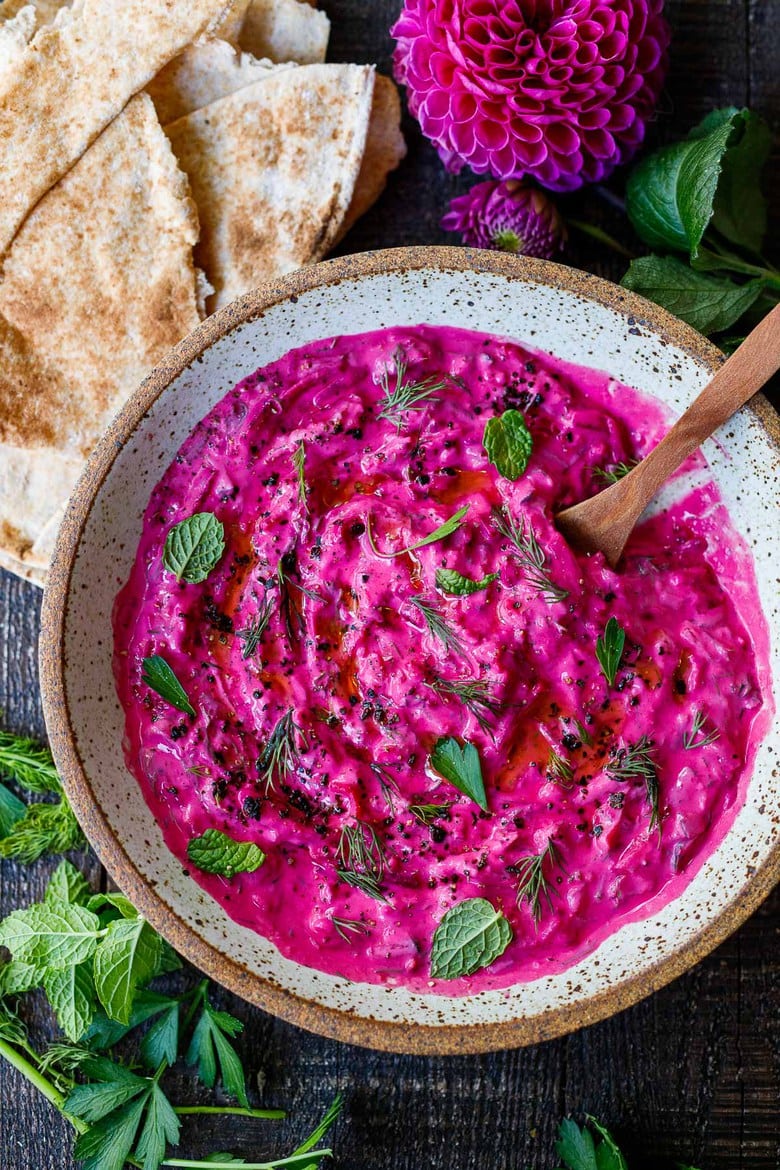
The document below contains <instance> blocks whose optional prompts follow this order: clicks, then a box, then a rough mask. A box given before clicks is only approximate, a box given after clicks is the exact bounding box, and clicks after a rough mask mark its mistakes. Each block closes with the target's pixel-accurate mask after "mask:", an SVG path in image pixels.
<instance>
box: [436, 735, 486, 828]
mask: <svg viewBox="0 0 780 1170" xmlns="http://www.w3.org/2000/svg"><path fill="white" fill-rule="evenodd" d="M431 767H432V768H434V769H435V770H436V771H437V772H438V773H439V774H440V775H441V776H443V777H444V779H445V780H449V782H450V784H452V786H453V787H454V788H457V789H458V791H459V792H463V793H464V794H465V795H466V796H468V797H469V799H470V800H473V801H474V802H475V803H476V804H478V805H479V807H480V808H482V809H485V810H486V811H487V796H486V795H485V782H484V780H483V779H482V767H481V765H480V762H479V752H478V751H477V749H476V748H475V747H474V745H473V743H469V742H468V741H467V742H466V743H464V745H463V747H461V745H460V744H459V743H458V741H457V739H455V738H454V737H453V736H451V735H447V736H442V738H441V739H439V740H437V742H436V743H435V744H434V748H433V751H432V752H431Z"/></svg>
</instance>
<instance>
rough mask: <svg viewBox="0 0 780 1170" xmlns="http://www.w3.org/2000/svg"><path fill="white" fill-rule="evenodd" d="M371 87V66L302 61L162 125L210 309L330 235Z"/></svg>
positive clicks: (362, 135) (340, 216)
mask: <svg viewBox="0 0 780 1170" xmlns="http://www.w3.org/2000/svg"><path fill="white" fill-rule="evenodd" d="M373 91H374V70H373V67H371V66H368V65H302V66H301V67H300V68H298V69H288V70H283V71H282V72H279V73H274V74H273V75H272V76H271V77H269V78H267V79H266V80H265V81H260V82H258V83H257V84H255V85H251V86H249V87H248V88H246V89H242V90H239V91H238V92H237V93H234V94H231V95H230V96H229V97H226V98H223V99H222V100H221V101H218V102H214V103H213V104H212V105H210V106H206V107H205V108H204V109H202V110H198V111H197V112H196V113H194V114H190V115H189V116H188V117H186V118H181V119H180V120H179V121H178V122H174V123H172V125H170V126H167V127H166V132H167V134H168V136H169V138H170V140H171V143H172V145H173V150H174V153H175V155H176V157H177V158H178V160H179V163H180V164H181V167H182V169H183V170H184V171H185V172H186V173H187V175H188V176H189V180H190V184H191V187H192V193H193V197H194V199H195V202H196V204H197V206H198V213H199V216H200V223H201V240H200V244H199V246H198V249H197V251H196V259H197V262H198V264H199V265H200V267H201V268H203V269H204V271H205V273H206V276H207V277H208V279H209V281H210V282H211V284H212V285H213V286H214V289H215V292H214V296H213V297H212V298H211V299H210V301H209V310H210V311H212V312H213V310H214V309H216V308H219V306H220V305H224V304H227V303H228V302H229V301H231V300H233V299H234V298H235V297H237V296H239V295H240V294H241V293H244V292H246V291H247V290H248V289H250V288H252V287H254V286H255V285H256V284H259V283H260V281H262V280H266V279H268V278H271V277H274V276H278V275H280V274H281V273H284V272H290V271H292V270H293V269H295V268H299V267H300V266H301V265H302V264H309V263H311V262H312V261H314V260H320V259H321V258H322V257H323V256H324V255H325V253H326V252H327V251H328V249H329V248H330V247H331V246H332V245H333V243H334V241H335V240H336V238H337V236H338V233H339V230H340V228H341V225H342V223H343V221H344V216H345V215H346V212H347V208H348V207H349V204H350V202H351V200H352V195H353V192H354V189H355V182H356V179H357V175H358V172H359V170H360V164H361V161H362V158H363V154H364V151H365V145H366V136H367V132H368V122H369V117H370V113H371V102H372V96H373Z"/></svg>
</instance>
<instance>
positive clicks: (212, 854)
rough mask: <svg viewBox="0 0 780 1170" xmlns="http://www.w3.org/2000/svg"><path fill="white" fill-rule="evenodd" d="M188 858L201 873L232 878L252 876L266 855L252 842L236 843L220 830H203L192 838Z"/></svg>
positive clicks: (188, 847)
mask: <svg viewBox="0 0 780 1170" xmlns="http://www.w3.org/2000/svg"><path fill="white" fill-rule="evenodd" d="M187 856H188V857H189V859H190V861H191V862H192V863H193V865H196V866H197V867H198V869H202V870H203V872H204V873H215V874H218V875H219V876H220V877H226V878H233V877H235V876H236V874H237V873H254V871H255V870H256V869H259V868H260V866H261V865H262V864H263V862H264V861H265V854H264V853H263V852H262V850H261V849H258V847H257V845H255V844H254V842H253V841H235V840H234V839H233V838H232V837H228V835H227V833H223V832H221V831H220V830H219V829H206V832H205V833H203V834H202V836H200V837H193V838H192V840H191V841H190V843H189V844H188V846H187Z"/></svg>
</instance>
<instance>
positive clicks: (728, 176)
mask: <svg viewBox="0 0 780 1170" xmlns="http://www.w3.org/2000/svg"><path fill="white" fill-rule="evenodd" d="M723 122H729V123H730V124H731V126H732V127H733V129H734V134H733V136H732V140H731V141H730V142H729V146H728V149H727V150H726V152H725V154H724V155H723V157H722V158H721V173H720V179H719V181H718V187H717V191H716V193H715V202H714V209H713V210H714V213H713V216H712V220H711V226H712V227H713V228H715V229H716V231H718V232H720V234H721V235H722V236H724V237H725V238H726V239H727V240H729V241H730V242H731V243H732V244H736V245H738V246H739V247H742V248H746V249H747V250H748V251H750V252H760V251H761V247H762V245H763V242H764V236H765V234H766V222H767V209H766V199H765V198H764V196H763V194H762V192H761V172H762V170H763V168H764V165H765V163H766V161H767V159H768V158H769V154H770V151H771V148H772V135H771V132H770V130H769V127H768V126H767V124H766V122H765V121H764V120H763V118H760V117H759V116H758V115H757V114H754V113H753V111H752V110H746V109H744V110H736V109H733V108H731V109H725V110H713V111H712V113H711V114H709V115H708V116H707V117H706V118H705V119H704V121H703V122H701V123H700V124H699V125H698V126H697V127H696V128H695V129H694V130H692V131H691V133H690V135H689V137H691V138H694V137H700V136H703V135H707V134H709V133H711V132H712V131H714V130H715V129H717V127H718V125H719V124H722V123H723Z"/></svg>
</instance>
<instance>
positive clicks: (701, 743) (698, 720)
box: [683, 707, 720, 752]
mask: <svg viewBox="0 0 780 1170" xmlns="http://www.w3.org/2000/svg"><path fill="white" fill-rule="evenodd" d="M708 719H709V716H708V714H707V712H706V711H705V710H704V708H703V707H697V708H696V710H695V711H694V713H693V720H692V722H691V726H690V729H689V730H688V731H686V732H685V733H684V734H683V748H684V749H685V751H686V752H690V751H693V750H694V748H703V747H709V745H710V744H711V743H715V740H716V739H720V732H719V731H718V729H717V727H713V728H712V729H711V730H710V731H707V729H706V727H705V724H706V723H707V721H708Z"/></svg>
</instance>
